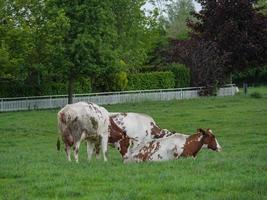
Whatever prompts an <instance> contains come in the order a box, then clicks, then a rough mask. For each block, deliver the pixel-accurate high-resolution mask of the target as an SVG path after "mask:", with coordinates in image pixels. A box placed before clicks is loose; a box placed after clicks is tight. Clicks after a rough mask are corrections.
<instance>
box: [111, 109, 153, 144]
mask: <svg viewBox="0 0 267 200" xmlns="http://www.w3.org/2000/svg"><path fill="white" fill-rule="evenodd" d="M110 116H111V118H112V119H113V121H114V122H115V123H116V124H117V125H118V126H119V127H120V128H121V129H122V130H123V131H125V132H126V134H127V135H128V136H129V137H130V138H135V139H136V140H138V141H140V142H141V141H143V140H147V139H151V130H152V128H153V126H152V124H156V123H155V121H154V119H153V118H152V117H150V116H148V115H145V114H141V113H111V114H110Z"/></svg>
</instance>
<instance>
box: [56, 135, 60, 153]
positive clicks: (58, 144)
mask: <svg viewBox="0 0 267 200" xmlns="http://www.w3.org/2000/svg"><path fill="white" fill-rule="evenodd" d="M57 150H58V151H60V139H59V136H58V138H57Z"/></svg>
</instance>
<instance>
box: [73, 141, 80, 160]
mask: <svg viewBox="0 0 267 200" xmlns="http://www.w3.org/2000/svg"><path fill="white" fill-rule="evenodd" d="M80 143H81V142H77V143H76V144H75V145H74V147H73V151H74V159H75V161H76V162H77V163H78V162H79V161H78V154H79V147H80Z"/></svg>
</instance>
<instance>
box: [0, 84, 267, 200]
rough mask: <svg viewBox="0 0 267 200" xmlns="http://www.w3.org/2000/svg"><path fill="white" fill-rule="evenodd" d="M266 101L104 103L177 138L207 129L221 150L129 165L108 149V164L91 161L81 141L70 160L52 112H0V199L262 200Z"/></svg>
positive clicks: (265, 185)
mask: <svg viewBox="0 0 267 200" xmlns="http://www.w3.org/2000/svg"><path fill="white" fill-rule="evenodd" d="M266 89H267V88H266V87H265V93H266V91H267V90H266ZM266 101H267V99H266V98H261V99H253V98H247V97H244V96H234V97H225V98H200V99H193V100H181V101H166V102H142V103H132V104H118V105H112V106H105V107H106V108H107V109H108V110H109V111H110V112H118V111H119V112H140V113H146V114H148V115H150V116H152V117H153V118H154V119H155V120H156V122H157V123H158V124H159V125H160V127H162V128H167V129H169V130H176V131H177V132H180V133H187V134H191V133H194V132H195V131H196V129H197V128H200V127H201V128H211V129H212V130H213V132H214V134H215V136H216V138H217V140H218V142H219V143H220V145H221V146H222V148H223V151H222V152H220V153H217V152H213V151H208V150H207V149H202V150H201V151H200V152H199V154H198V155H197V158H196V159H191V158H188V159H178V160H174V161H165V162H154V163H133V164H127V165H125V164H123V163H122V159H121V156H120V154H119V152H118V150H117V149H115V148H112V147H109V150H108V162H106V163H104V161H103V159H102V158H101V159H100V160H96V159H93V160H92V162H90V163H89V162H88V161H87V155H86V145H85V144H84V143H82V144H81V146H80V151H79V164H77V163H75V162H74V161H72V162H68V161H67V160H66V156H65V151H64V148H63V145H62V143H61V145H62V146H61V151H60V152H57V150H56V141H57V132H58V130H57V122H56V113H57V111H58V110H42V111H30V112H10V113H0V119H1V120H0V130H1V131H0V136H1V137H0V142H1V145H0V157H1V159H2V161H1V162H0V177H1V181H0V188H1V190H0V198H1V199H99V200H104V199H105V200H106V199H110V200H112V199H114V200H115V199H116V200H120V199H189V200H190V199H221V200H222V199H245V200H254V199H255V200H256V199H258V200H259V199H265V198H266V196H267V191H266V188H267V182H266V176H267V171H266V166H267V160H266V152H267V146H266V130H267V123H266V114H267V107H266V103H267V102H266ZM222 116H223V117H222ZM71 156H72V159H73V153H72V155H71ZM241 166H242V167H241ZM126 183H127V187H126V186H125V185H126ZM137 183H138V184H137Z"/></svg>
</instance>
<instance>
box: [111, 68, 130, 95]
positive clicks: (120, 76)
mask: <svg viewBox="0 0 267 200" xmlns="http://www.w3.org/2000/svg"><path fill="white" fill-rule="evenodd" d="M127 85H128V78H127V73H126V72H123V71H121V72H119V73H116V74H115V77H114V81H113V87H112V89H113V90H114V91H121V90H125V89H126V87H127Z"/></svg>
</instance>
